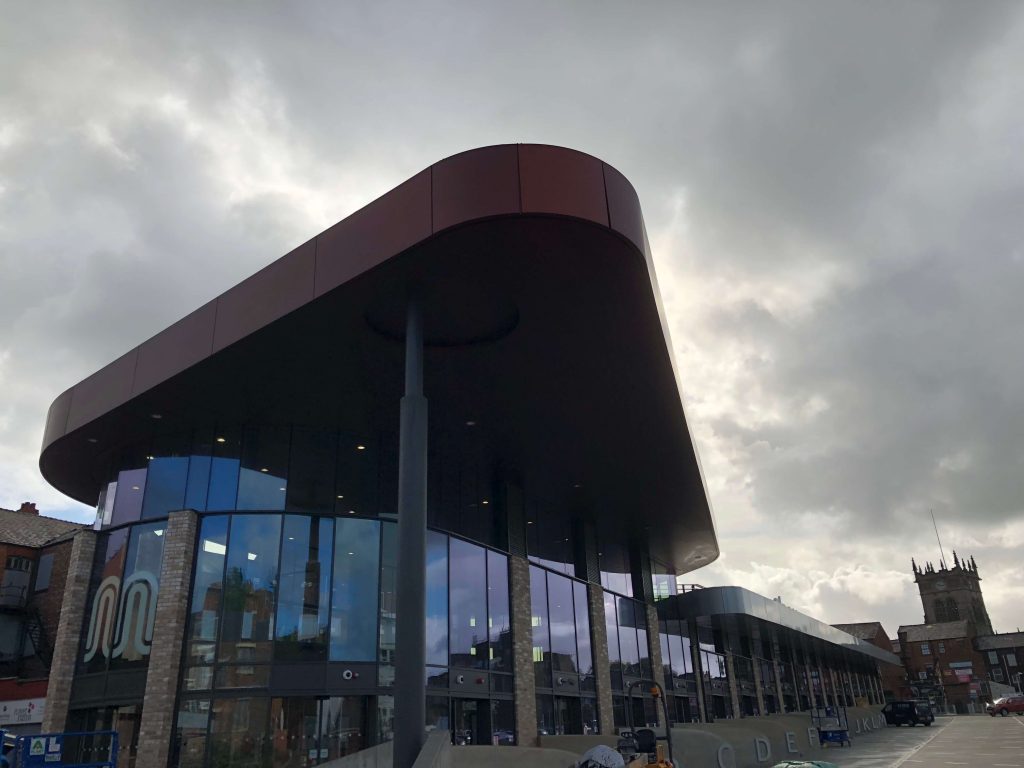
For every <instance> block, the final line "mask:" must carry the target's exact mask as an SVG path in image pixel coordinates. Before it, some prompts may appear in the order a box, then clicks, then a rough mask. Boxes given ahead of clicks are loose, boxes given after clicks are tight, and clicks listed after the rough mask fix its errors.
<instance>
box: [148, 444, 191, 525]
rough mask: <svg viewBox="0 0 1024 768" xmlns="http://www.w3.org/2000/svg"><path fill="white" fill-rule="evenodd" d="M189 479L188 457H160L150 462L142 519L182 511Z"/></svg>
mask: <svg viewBox="0 0 1024 768" xmlns="http://www.w3.org/2000/svg"><path fill="white" fill-rule="evenodd" d="M187 479H188V458H187V457H184V456H181V457H160V458H155V459H153V460H152V461H150V462H149V472H148V473H147V475H146V493H145V496H144V497H143V501H142V519H143V520H145V519H148V518H151V517H163V516H164V515H166V514H167V513H168V512H174V511H176V510H179V509H182V508H183V506H184V503H185V483H186V481H187Z"/></svg>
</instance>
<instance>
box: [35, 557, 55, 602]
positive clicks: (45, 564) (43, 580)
mask: <svg viewBox="0 0 1024 768" xmlns="http://www.w3.org/2000/svg"><path fill="white" fill-rule="evenodd" d="M52 573H53V553H52V552H51V553H49V554H45V555H43V556H42V557H40V558H39V570H38V571H37V572H36V586H35V591H36V592H42V591H43V590H44V589H49V588H50V576H51V574H52Z"/></svg>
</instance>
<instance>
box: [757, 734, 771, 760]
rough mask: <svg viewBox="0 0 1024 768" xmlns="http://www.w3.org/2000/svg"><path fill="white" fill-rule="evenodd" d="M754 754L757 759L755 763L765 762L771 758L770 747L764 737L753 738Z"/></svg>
mask: <svg viewBox="0 0 1024 768" xmlns="http://www.w3.org/2000/svg"><path fill="white" fill-rule="evenodd" d="M754 754H755V755H756V757H757V762H759V763H764V762H767V761H768V760H769V759H770V758H771V756H772V745H771V744H770V743H769V742H768V739H766V738H765V737H764V736H755V737H754Z"/></svg>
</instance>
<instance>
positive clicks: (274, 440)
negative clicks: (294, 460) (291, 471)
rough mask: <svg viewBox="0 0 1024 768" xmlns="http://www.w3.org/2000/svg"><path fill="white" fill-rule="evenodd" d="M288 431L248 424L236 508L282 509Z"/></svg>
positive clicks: (285, 487) (286, 472)
mask: <svg viewBox="0 0 1024 768" xmlns="http://www.w3.org/2000/svg"><path fill="white" fill-rule="evenodd" d="M288 441H289V431H288V430H287V429H280V428H274V427H260V428H255V427H249V428H247V429H246V430H245V437H244V440H243V442H242V465H241V470H240V471H239V474H238V506H237V509H262V510H271V509H284V500H285V495H286V494H287V485H286V482H287V481H286V480H285V478H286V477H287V476H288V444H289V443H288Z"/></svg>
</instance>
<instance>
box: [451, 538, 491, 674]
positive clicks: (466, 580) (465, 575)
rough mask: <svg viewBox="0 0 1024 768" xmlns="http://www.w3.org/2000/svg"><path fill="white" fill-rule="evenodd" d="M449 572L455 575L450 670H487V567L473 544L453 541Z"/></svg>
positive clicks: (452, 600)
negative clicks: (483, 668)
mask: <svg viewBox="0 0 1024 768" xmlns="http://www.w3.org/2000/svg"><path fill="white" fill-rule="evenodd" d="M448 556H449V557H450V558H451V566H450V570H451V572H452V573H455V574H458V578H457V579H455V580H453V581H452V582H451V585H450V588H449V600H450V601H451V602H450V604H449V609H448V610H449V633H450V634H449V637H450V643H451V646H450V655H451V666H453V667H481V668H482V667H486V666H487V662H488V654H487V635H488V632H487V627H486V626H485V623H486V620H487V565H486V559H485V551H484V549H483V548H482V547H478V546H476V545H475V544H470V543H468V542H465V541H462V540H460V539H454V538H453V539H452V540H451V544H450V549H449V555H448Z"/></svg>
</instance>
